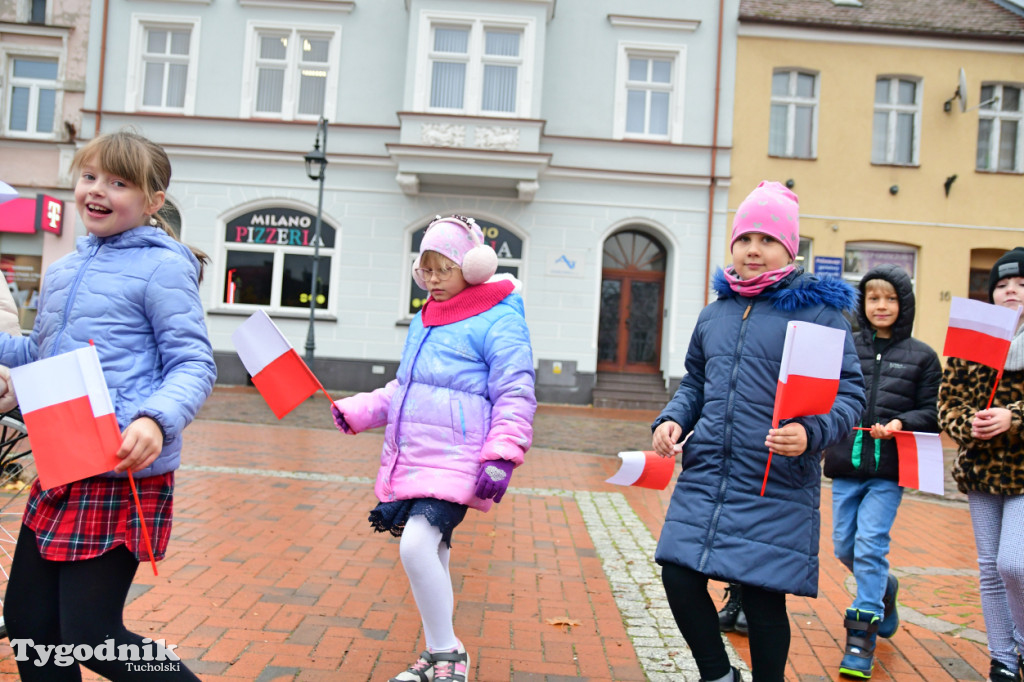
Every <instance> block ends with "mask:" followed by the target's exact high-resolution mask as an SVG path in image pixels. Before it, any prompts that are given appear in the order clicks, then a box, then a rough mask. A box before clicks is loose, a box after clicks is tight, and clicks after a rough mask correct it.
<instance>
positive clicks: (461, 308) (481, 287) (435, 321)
mask: <svg viewBox="0 0 1024 682" xmlns="http://www.w3.org/2000/svg"><path fill="white" fill-rule="evenodd" d="M515 288H516V285H515V284H514V283H512V282H510V281H509V280H507V279H506V280H501V281H498V282H484V283H483V284H477V285H476V286H471V287H466V288H465V289H463V290H462V291H460V292H459V293H457V294H456V295H454V296H452V297H451V298H449V299H448V300H447V301H435V300H434V299H432V298H428V299H427V302H426V303H424V304H423V312H422V318H421V319H422V320H423V326H424V327H440V326H442V325H446V324H451V323H452V322H460V321H462V320H465V319H468V318H470V317H473V316H474V315H479V314H480V313H482V312H484V311H485V310H490V309H491V308H493V307H494V306H496V305H498V304H499V303H501V302H502V301H503V300H504V299H505V297H506V296H508V295H509V294H511V293H512V290H513V289H515Z"/></svg>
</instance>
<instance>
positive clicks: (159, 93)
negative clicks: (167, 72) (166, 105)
mask: <svg viewBox="0 0 1024 682" xmlns="http://www.w3.org/2000/svg"><path fill="white" fill-rule="evenodd" d="M163 88H164V65H163V64H162V63H160V62H148V63H147V64H146V71H145V74H144V77H143V85H142V104H143V106H147V107H158V106H160V105H161V104H163V102H162V101H161V100H162V98H163V94H164V93H163Z"/></svg>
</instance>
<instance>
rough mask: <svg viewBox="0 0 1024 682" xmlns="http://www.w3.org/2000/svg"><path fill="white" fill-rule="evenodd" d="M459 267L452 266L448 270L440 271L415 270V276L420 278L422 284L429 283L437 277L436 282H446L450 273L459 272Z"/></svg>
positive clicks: (442, 269)
mask: <svg viewBox="0 0 1024 682" xmlns="http://www.w3.org/2000/svg"><path fill="white" fill-rule="evenodd" d="M459 269H461V268H459V266H457V265H456V266H453V267H450V268H441V269H440V270H431V269H429V268H416V274H417V275H419V276H420V279H422V280H423V281H424V282H429V281H430V279H431V278H432V277H433V276H434V275H437V279H438V281H441V282H447V281H448V280H449V279H451V276H452V273H453V272H455V271H456V270H459Z"/></svg>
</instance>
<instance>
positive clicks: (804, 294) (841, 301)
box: [711, 268, 857, 313]
mask: <svg viewBox="0 0 1024 682" xmlns="http://www.w3.org/2000/svg"><path fill="white" fill-rule="evenodd" d="M711 284H712V287H713V288H714V290H715V292H716V293H717V294H718V298H719V299H720V300H721V299H728V298H736V297H738V296H739V294H737V293H736V292H735V291H733V290H732V289H731V288H730V287H729V281H728V280H727V279H726V278H725V273H724V272H723V271H722V268H718V269H717V270H716V271H715V275H714V278H713V279H712V282H711ZM754 298H759V299H767V300H768V301H769V302H770V303H771V305H772V307H774V308H775V309H776V310H781V311H784V312H792V311H794V310H800V309H801V308H807V307H810V306H812V305H819V304H824V305H828V306H832V307H833V308H838V309H840V310H842V311H844V312H849V313H852V312H853V311H854V310H855V308H856V305H857V290H856V289H854V288H853V287H852V286H850V285H849V284H847V283H846V282H844V281H843V280H841V279H839V278H838V277H818V276H817V275H812V274H808V273H806V272H804V270H803V269H802V268H797V270H796V272H794V273H793V274H791V275H790V276H789V277H786V278H785V279H784V280H782V281H781V282H779V283H778V284H777V285H775V286H773V287H770V288H768V289H765V291H764V292H763V293H761V294H760V295H758V296H755V297H754Z"/></svg>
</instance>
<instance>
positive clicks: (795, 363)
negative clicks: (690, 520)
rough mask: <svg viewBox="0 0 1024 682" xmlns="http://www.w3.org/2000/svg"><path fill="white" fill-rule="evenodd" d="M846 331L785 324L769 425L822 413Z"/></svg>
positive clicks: (834, 386)
mask: <svg viewBox="0 0 1024 682" xmlns="http://www.w3.org/2000/svg"><path fill="white" fill-rule="evenodd" d="M845 343H846V331H845V330H843V329H836V328H834V327H826V326H824V325H821V324H814V323H813V322H799V321H791V322H789V323H787V324H786V341H785V343H784V344H783V346H782V363H781V365H780V366H779V383H778V387H777V389H776V391H775V409H774V411H773V412H772V428H773V429H776V428H778V427H779V422H780V421H782V420H783V419H792V418H793V417H809V416H810V415H813V414H825V413H826V412H828V411H830V410H831V409H832V403H834V402H835V400H836V395H837V394H838V393H839V375H840V373H841V371H842V368H843V345H844V344H845ZM771 466H772V452H771V450H769V451H768V464H767V465H766V466H765V468H764V481H762V482H761V494H762V495H764V489H765V486H766V485H767V484H768V471H769V469H771Z"/></svg>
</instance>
